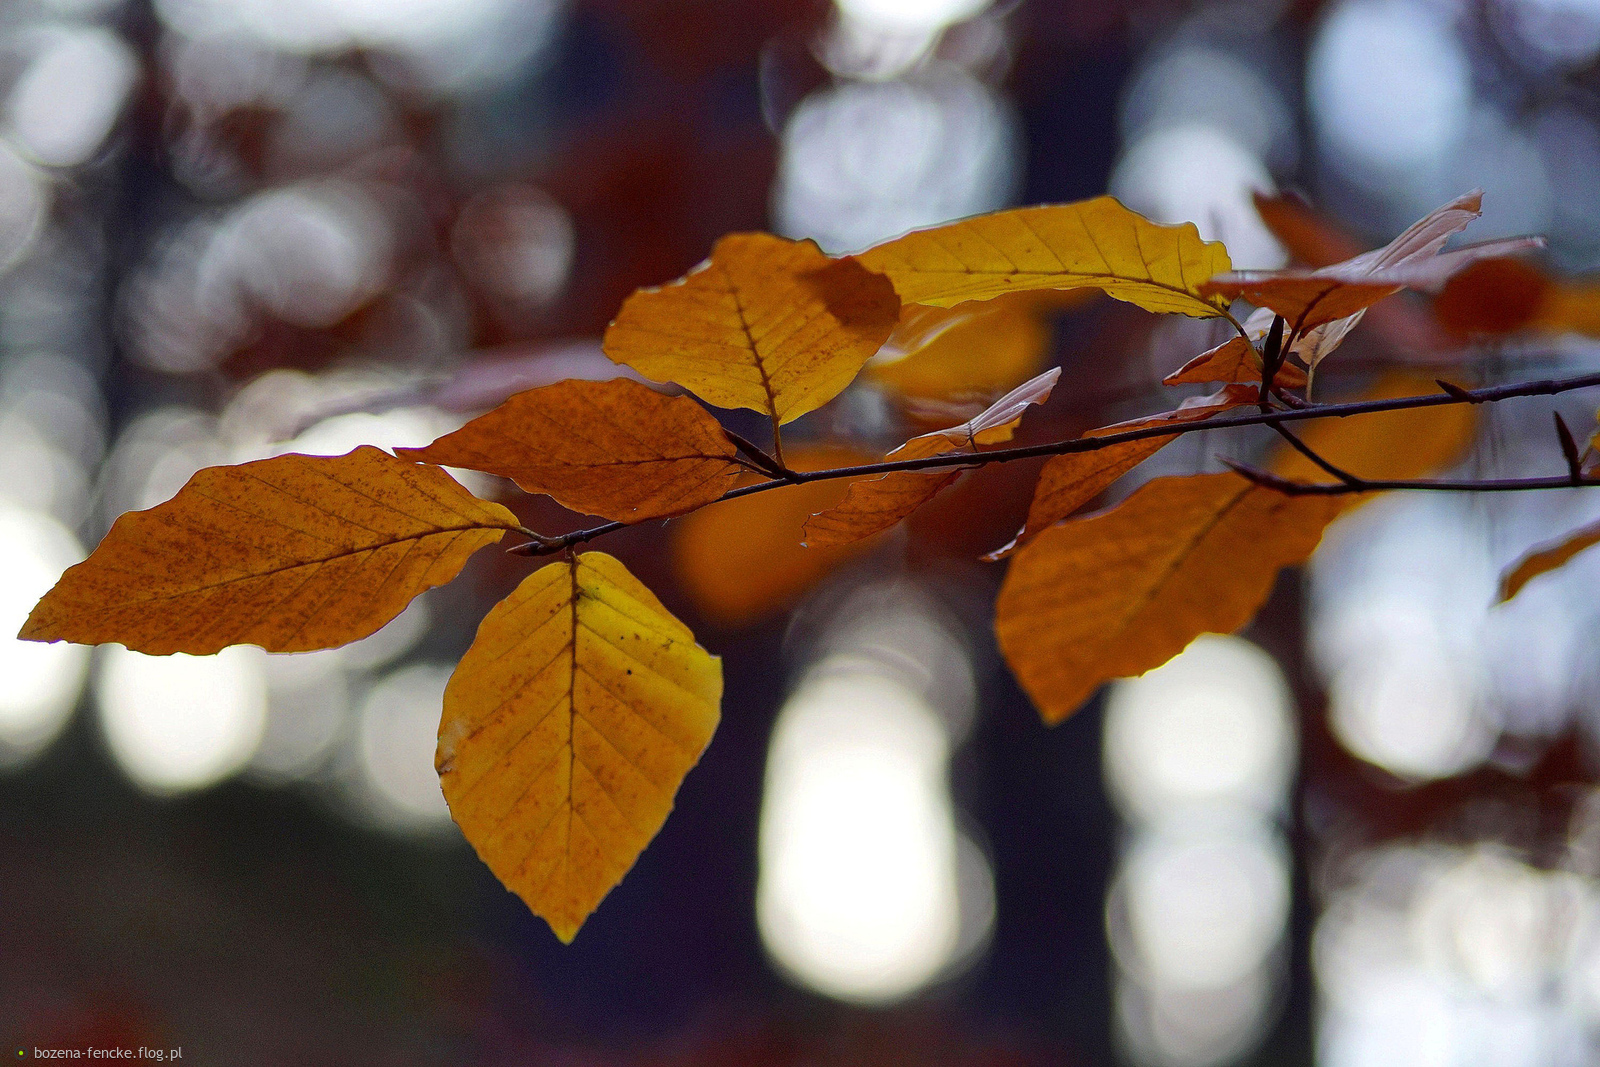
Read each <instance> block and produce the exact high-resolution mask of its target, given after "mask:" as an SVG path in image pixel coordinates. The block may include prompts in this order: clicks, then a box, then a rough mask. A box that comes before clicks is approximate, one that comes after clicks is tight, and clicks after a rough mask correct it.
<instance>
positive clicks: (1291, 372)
mask: <svg viewBox="0 0 1600 1067" xmlns="http://www.w3.org/2000/svg"><path fill="white" fill-rule="evenodd" d="M1260 380H1261V353H1259V352H1257V351H1256V349H1255V346H1254V345H1252V344H1251V343H1250V342H1249V341H1246V340H1245V339H1244V338H1243V337H1230V338H1228V340H1226V341H1224V342H1222V343H1221V344H1220V345H1218V346H1217V347H1215V348H1212V349H1208V350H1206V351H1204V352H1202V353H1200V354H1199V355H1198V356H1195V357H1194V358H1193V359H1191V360H1190V361H1189V362H1187V363H1185V364H1184V365H1183V366H1181V367H1179V368H1178V369H1177V370H1175V371H1173V372H1172V373H1171V374H1169V375H1167V376H1166V377H1165V378H1163V379H1161V384H1162V385H1191V384H1193V385H1199V384H1204V383H1207V382H1259V381H1260ZM1272 381H1273V384H1275V385H1281V386H1283V387H1284V388H1285V389H1300V388H1303V387H1304V386H1305V384H1306V372H1305V371H1303V370H1301V369H1300V368H1299V367H1296V366H1295V365H1294V364H1293V363H1284V364H1281V365H1280V366H1279V367H1278V369H1277V370H1276V371H1275V372H1273V375H1272Z"/></svg>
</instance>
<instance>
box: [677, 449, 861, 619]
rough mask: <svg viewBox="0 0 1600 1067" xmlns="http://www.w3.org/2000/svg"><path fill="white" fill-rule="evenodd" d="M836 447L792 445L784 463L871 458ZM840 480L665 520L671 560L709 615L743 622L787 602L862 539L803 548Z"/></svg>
mask: <svg viewBox="0 0 1600 1067" xmlns="http://www.w3.org/2000/svg"><path fill="white" fill-rule="evenodd" d="M876 458H877V457H876V456H869V455H866V454H863V453H860V452H856V451H853V450H849V449H843V448H828V447H817V446H812V447H809V448H791V449H790V450H789V456H788V460H789V466H790V467H792V468H794V469H796V470H821V469H822V468H824V467H847V466H855V465H857V464H861V463H871V462H873V461H874V460H875V459H876ZM845 491H846V485H845V483H844V482H843V481H842V480H841V481H820V482H809V483H807V484H804V485H795V486H786V487H784V488H782V489H772V490H769V491H767V492H763V493H756V494H753V495H751V496H746V497H740V498H739V499H737V500H725V501H723V502H721V503H718V504H710V505H707V506H706V507H704V508H701V509H700V510H699V511H696V512H693V513H691V514H689V515H685V516H684V517H683V518H681V519H677V520H675V521H674V522H673V523H672V551H673V563H674V565H675V568H676V570H677V574H678V579H679V581H680V582H681V583H682V584H683V588H684V591H685V592H687V593H688V594H689V596H690V597H691V598H692V599H693V600H694V603H695V606H696V607H697V608H699V609H700V610H701V611H702V612H704V613H705V615H706V616H707V617H708V618H711V619H713V620H715V621H716V622H718V623H720V624H722V625H725V626H743V625H746V624H748V623H752V622H754V621H756V620H757V619H759V618H760V617H761V616H763V615H766V614H767V613H769V612H772V611H776V610H778V609H780V608H784V607H787V606H788V605H789V604H790V603H792V602H793V601H794V599H795V598H796V597H798V596H799V595H800V594H801V593H803V592H805V591H806V590H807V589H809V588H810V587H811V585H812V584H813V583H814V582H816V581H817V580H818V579H820V578H822V577H823V576H824V575H826V574H827V573H828V572H829V571H831V570H833V568H834V567H836V566H838V565H839V564H840V563H843V562H844V561H845V560H847V559H850V558H851V557H853V556H855V555H857V554H859V553H860V552H861V551H863V550H864V549H865V547H866V545H867V542H856V543H854V544H848V545H840V546H838V547H832V548H821V547H806V546H805V545H803V544H802V543H801V542H802V541H804V540H805V531H804V528H805V523H806V520H807V519H808V518H810V517H811V515H813V514H815V513H816V512H819V511H826V510H827V509H828V508H831V507H832V506H833V505H835V504H837V503H838V502H839V500H840V499H841V498H842V497H843V496H844V494H845Z"/></svg>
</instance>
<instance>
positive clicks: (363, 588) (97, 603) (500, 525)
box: [20, 446, 520, 655]
mask: <svg viewBox="0 0 1600 1067" xmlns="http://www.w3.org/2000/svg"><path fill="white" fill-rule="evenodd" d="M516 529H520V526H519V525H518V523H517V518H516V516H515V515H513V514H512V513H511V512H509V511H507V510H506V509H505V508H503V507H501V506H500V505H499V504H493V503H489V502H487V501H483V500H479V499H477V498H476V497H474V496H472V495H471V494H470V493H468V492H467V491H466V490H465V489H463V488H461V486H460V485H458V484H457V483H456V482H455V481H454V480H452V479H451V478H450V476H449V475H447V474H445V473H444V472H443V471H441V470H439V469H438V468H437V467H425V466H421V465H418V464H416V463H409V462H407V461H405V460H401V459H396V458H395V457H393V456H391V455H389V454H388V453H387V452H383V451H380V450H379V449H376V448H372V447H369V446H362V447H361V448H358V449H356V450H355V451H353V452H351V453H349V454H348V455H344V456H301V455H293V454H291V455H285V456H277V457H274V458H272V459H263V460H257V461H256V462H253V463H242V464H239V465H238V466H235V467H208V468H206V469H205V470H203V471H201V472H200V473H198V474H196V475H195V476H194V477H193V478H191V479H189V483H188V484H187V485H185V486H184V487H183V488H182V489H180V490H179V491H178V494H177V495H176V496H175V497H173V498H172V499H171V500H168V501H167V502H166V503H164V504H158V505H157V506H156V507H154V508H151V509H150V510H148V511H135V512H129V513H128V514H126V515H123V516H122V517H121V518H119V519H118V520H117V521H116V524H115V525H113V526H112V527H111V532H110V533H108V534H106V536H105V540H103V541H101V542H100V547H98V548H96V549H95V550H94V553H93V554H92V555H91V556H90V557H89V558H88V559H86V560H84V561H83V562H82V563H79V564H78V565H77V566H75V567H72V568H71V569H69V570H68V571H67V572H66V574H64V575H62V577H61V581H60V582H58V583H57V584H56V587H55V588H54V589H52V590H50V592H49V593H47V594H45V597H44V599H43V600H41V601H39V604H38V606H37V607H35V608H34V609H33V614H31V615H30V616H28V621H27V624H26V625H24V626H23V628H22V633H21V635H20V636H21V637H23V638H25V639H27V640H31V641H61V640H66V641H77V642H80V643H83V644H96V643H99V642H103V641H117V642H120V643H122V644H124V645H126V646H128V647H129V648H131V649H135V650H137V651H139V652H147V653H150V654H152V655H166V654H167V653H171V652H188V653H192V654H194V655H205V654H207V653H211V652H216V651H218V650H220V649H222V648H225V647H227V646H228V645H238V644H254V645H260V646H261V647H262V648H265V649H266V650H267V651H269V652H304V651H307V650H310V649H315V648H332V647H334V646H335V645H342V644H345V643H346V642H348V641H354V640H356V639H357V638H361V637H366V636H367V635H368V634H370V633H373V632H374V631H376V630H377V629H378V628H379V627H380V626H382V625H383V624H384V623H386V622H388V621H389V620H390V619H392V618H394V617H395V616H396V615H398V614H399V613H400V611H401V609H402V608H404V607H405V606H406V605H407V604H408V603H410V601H411V598H412V597H414V596H416V595H417V594H418V593H421V592H423V591H424V590H426V589H431V588H432V587H433V586H436V585H442V584H443V583H445V582H448V581H449V580H450V579H452V578H454V577H455V576H456V574H457V573H458V572H459V571H460V570H461V568H462V566H463V565H464V564H465V563H466V561H467V557H469V556H471V555H472V554H473V553H474V552H476V551H477V550H478V549H480V548H484V547H485V546H487V545H492V544H494V543H495V542H496V541H499V540H500V538H501V537H502V536H504V534H505V532H506V531H507V530H516Z"/></svg>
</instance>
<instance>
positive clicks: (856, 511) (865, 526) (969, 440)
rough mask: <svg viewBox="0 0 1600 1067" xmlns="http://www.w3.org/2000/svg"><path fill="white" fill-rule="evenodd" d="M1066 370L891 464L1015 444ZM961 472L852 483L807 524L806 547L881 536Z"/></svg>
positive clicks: (898, 454) (901, 452) (898, 474)
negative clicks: (1028, 414) (1027, 417)
mask: <svg viewBox="0 0 1600 1067" xmlns="http://www.w3.org/2000/svg"><path fill="white" fill-rule="evenodd" d="M1060 377H1061V368H1059V367H1051V368H1050V369H1049V370H1047V371H1045V372H1044V373H1043V374H1041V375H1038V376H1037V377H1035V378H1032V379H1030V380H1028V381H1026V382H1023V383H1022V384H1021V385H1019V386H1017V387H1016V388H1015V389H1013V390H1011V392H1009V393H1007V394H1006V395H1005V396H1003V397H1001V398H1000V399H999V400H996V401H995V402H994V403H993V404H990V405H989V406H988V407H987V408H985V409H984V410H983V411H981V412H979V413H978V414H977V415H975V416H973V417H972V418H971V419H968V420H967V421H966V422H964V423H962V424H961V425H960V426H951V427H950V428H948V429H944V430H937V431H935V432H933V433H927V434H923V435H921V436H920V437H913V438H912V439H911V440H909V441H907V442H906V443H905V444H903V445H901V446H900V447H899V448H897V449H895V450H894V451H893V452H891V453H889V454H888V455H887V456H886V457H884V458H885V459H886V460H911V459H928V458H931V457H933V456H938V455H943V454H946V453H950V452H959V451H964V450H972V449H976V448H977V446H978V445H993V444H999V443H1001V442H1002V441H1009V440H1011V438H1012V435H1013V434H1015V433H1016V429H1017V425H1018V424H1019V423H1020V422H1021V421H1022V413H1023V412H1024V411H1026V410H1027V409H1028V408H1029V407H1031V406H1033V405H1034V404H1042V403H1044V402H1045V401H1046V400H1048V399H1049V398H1050V391H1051V390H1052V389H1054V388H1055V384H1056V379H1057V378H1060ZM960 473H961V472H960V471H958V470H955V469H953V468H950V467H940V468H935V469H933V470H927V471H893V472H891V473H889V474H879V475H876V476H874V477H870V478H860V479H857V480H856V481H853V482H851V483H850V488H849V490H848V491H847V492H846V493H845V496H844V499H843V500H841V501H840V502H839V503H838V504H836V505H834V506H833V507H831V508H829V509H827V510H826V511H822V512H819V513H817V514H816V515H813V516H811V518H809V519H807V520H806V525H805V536H806V544H807V545H814V546H825V545H842V544H847V543H849V542H851V541H859V540H861V539H862V538H863V537H871V536H872V535H873V534H875V533H881V532H882V531H884V530H887V529H888V528H889V527H891V526H893V525H894V524H895V523H897V522H899V521H900V520H901V519H903V518H905V517H906V516H907V515H910V514H911V513H912V512H913V511H915V510H917V508H919V507H921V506H922V505H923V504H925V503H927V502H928V501H929V500H932V499H933V498H934V497H935V496H936V495H938V493H939V491H940V490H942V489H943V488H944V487H945V486H947V485H949V484H950V483H952V482H954V481H955V480H956V479H957V478H958V477H960Z"/></svg>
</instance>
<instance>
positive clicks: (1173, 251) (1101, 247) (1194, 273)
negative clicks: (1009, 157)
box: [857, 196, 1230, 318]
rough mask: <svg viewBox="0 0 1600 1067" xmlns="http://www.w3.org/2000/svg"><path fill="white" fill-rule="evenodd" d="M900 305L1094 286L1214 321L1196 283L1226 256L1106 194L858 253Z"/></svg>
mask: <svg viewBox="0 0 1600 1067" xmlns="http://www.w3.org/2000/svg"><path fill="white" fill-rule="evenodd" d="M857 258H858V259H860V260H861V262H862V263H864V264H866V265H867V266H868V267H870V268H871V269H873V270H876V271H880V272H882V273H883V274H887V275H888V276H889V278H890V280H892V281H893V282H894V287H895V291H896V292H898V293H899V294H900V299H901V300H904V301H905V302H906V303H910V304H934V305H936V306H938V307H953V306H954V305H956V304H959V303H961V302H962V301H966V300H986V299H989V298H990V297H995V296H1000V295H1002V294H1005V293H1013V292H1017V291H1020V290H1027V289H1083V288H1090V289H1099V290H1101V291H1103V292H1105V293H1106V294H1107V295H1109V296H1113V297H1115V298H1116V299H1118V300H1126V301H1127V302H1129V303H1131V304H1136V305H1138V306H1139V307H1142V308H1144V309H1145V310H1146V311H1163V312H1167V311H1170V312H1178V313H1180V314H1183V315H1193V316H1196V317H1198V318H1209V317H1212V316H1217V315H1221V314H1222V313H1223V311H1224V310H1225V309H1226V308H1227V306H1228V301H1227V299H1225V298H1217V297H1209V296H1206V295H1203V294H1202V293H1201V291H1200V289H1199V286H1200V283H1202V282H1204V281H1205V280H1206V279H1207V278H1210V277H1211V276H1213V275H1215V274H1220V273H1222V272H1224V271H1226V270H1228V268H1229V266H1230V263H1229V261H1228V253H1227V250H1226V249H1224V248H1223V247H1222V245H1221V244H1220V243H1219V242H1216V241H1209V242H1208V241H1202V240H1201V239H1200V233H1199V231H1198V230H1196V229H1195V227H1194V225H1193V224H1192V223H1185V224H1183V225H1182V226H1160V225H1157V224H1156V223H1153V222H1151V221H1149V220H1148V219H1146V218H1144V216H1142V215H1139V214H1136V213H1135V212H1132V211H1129V210H1128V209H1127V208H1125V207H1123V206H1122V205H1121V204H1120V203H1118V202H1117V201H1116V200H1115V199H1113V198H1111V197H1109V196H1101V197H1096V198H1095V199H1093V200H1082V201H1079V202H1078V203H1075V204H1051V205H1047V206H1044V207H1024V208H1013V209H1011V210H1009V211H997V212H995V213H994V214H991V215H978V216H975V217H973V218H970V219H963V220H961V221H959V222H952V223H949V224H947V225H944V226H935V227H933V228H932V229H927V230H913V231H912V232H911V233H908V234H906V235H905V236H904V237H898V238H896V239H895V240H893V241H888V242H886V243H884V244H881V245H878V246H877V247H876V248H870V249H868V250H867V251H865V252H863V253H861V254H860V255H859V256H858V257H857Z"/></svg>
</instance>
